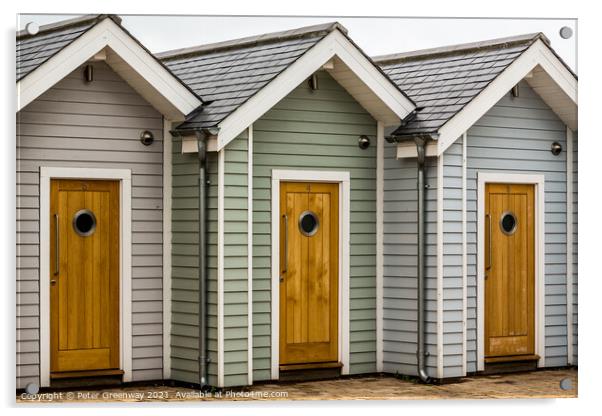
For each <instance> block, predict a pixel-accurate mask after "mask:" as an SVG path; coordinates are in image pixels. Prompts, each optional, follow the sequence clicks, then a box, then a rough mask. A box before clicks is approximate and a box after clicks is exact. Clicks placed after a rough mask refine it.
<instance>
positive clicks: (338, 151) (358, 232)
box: [253, 72, 376, 380]
mask: <svg viewBox="0 0 602 416" xmlns="http://www.w3.org/2000/svg"><path fill="white" fill-rule="evenodd" d="M318 76H319V86H320V88H319V89H318V90H317V91H311V90H310V89H309V88H308V86H307V83H305V82H304V83H302V84H301V85H300V86H298V87H297V88H296V89H295V90H294V91H292V92H291V93H290V94H289V95H288V96H287V97H286V98H284V99H283V100H282V101H280V102H279V103H278V104H276V105H275V106H274V108H272V109H271V110H270V111H269V112H268V113H266V114H265V115H264V116H263V117H261V118H260V120H258V121H257V122H256V123H254V125H253V129H254V152H253V167H254V170H253V201H254V202H253V219H254V221H253V222H254V228H253V323H254V325H253V344H254V348H253V357H254V360H253V361H254V362H253V365H254V379H255V380H267V379H269V378H270V354H271V347H270V346H271V341H270V334H271V326H270V320H271V315H270V308H271V305H270V299H271V294H270V287H271V285H270V278H271V269H270V267H271V266H270V265H271V261H270V256H271V236H270V226H271V225H270V224H271V176H272V169H310V170H334V171H347V172H350V174H351V242H350V248H351V259H350V260H351V264H350V273H351V282H350V287H351V289H350V297H351V299H350V314H349V316H350V321H351V322H350V361H351V366H350V372H351V373H364V372H371V371H375V369H376V331H375V328H376V313H375V307H376V299H375V293H376V290H375V274H376V255H375V254H376V202H375V201H376V191H375V189H376V157H375V156H376V143H375V139H376V137H375V136H376V122H375V121H374V120H373V119H372V117H371V116H370V115H369V114H368V113H367V112H366V111H365V110H364V109H363V108H362V107H361V106H360V105H359V104H358V103H357V102H356V101H355V100H354V99H353V98H352V97H351V96H350V95H349V94H348V93H347V92H346V91H345V90H344V89H343V88H342V87H341V86H340V85H339V84H338V83H337V82H336V81H334V80H333V79H332V78H331V77H330V76H329V75H328V74H327V73H325V72H319V75H318ZM362 134H366V135H369V136H370V137H371V138H372V146H370V148H368V149H367V150H360V149H359V148H358V146H357V141H358V137H359V136H360V135H362Z"/></svg>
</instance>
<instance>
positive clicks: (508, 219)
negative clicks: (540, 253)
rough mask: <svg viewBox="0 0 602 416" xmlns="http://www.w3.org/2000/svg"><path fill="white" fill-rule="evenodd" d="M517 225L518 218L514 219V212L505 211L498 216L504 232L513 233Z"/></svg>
mask: <svg viewBox="0 0 602 416" xmlns="http://www.w3.org/2000/svg"><path fill="white" fill-rule="evenodd" d="M517 225H518V220H517V219H516V215H514V212H511V211H506V212H504V213H503V214H502V217H501V218H500V228H501V229H502V232H503V233H504V234H506V235H512V234H514V233H515V232H516V227H517Z"/></svg>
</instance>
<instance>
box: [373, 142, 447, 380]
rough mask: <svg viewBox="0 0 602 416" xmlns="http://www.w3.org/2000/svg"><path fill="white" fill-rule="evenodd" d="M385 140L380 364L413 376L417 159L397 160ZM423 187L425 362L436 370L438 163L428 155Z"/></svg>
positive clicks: (415, 337) (415, 327)
mask: <svg viewBox="0 0 602 416" xmlns="http://www.w3.org/2000/svg"><path fill="white" fill-rule="evenodd" d="M395 146H396V145H394V144H389V143H385V152H384V156H385V161H384V247H383V250H384V282H383V287H384V290H383V292H384V299H383V319H384V322H383V369H384V371H385V372H388V373H399V374H406V375H416V374H417V372H416V364H417V362H416V349H417V345H416V342H417V298H418V292H417V265H418V263H417V259H418V257H417V255H418V246H417V241H418V236H417V233H418V228H417V223H418V206H417V197H418V193H417V183H416V180H417V165H416V159H415V158H411V159H399V160H398V159H397V158H396V151H395ZM425 182H426V184H427V185H428V188H427V189H426V197H425V199H426V219H425V221H426V224H425V232H426V251H425V253H426V254H425V255H426V259H425V260H426V263H425V264H426V268H425V269H426V270H425V275H426V302H425V308H426V314H425V320H426V325H425V332H426V337H425V344H426V346H425V347H426V352H427V353H428V356H427V357H426V365H427V370H428V373H429V374H430V375H431V376H434V375H435V374H436V370H437V361H436V360H437V303H436V292H437V245H436V244H437V167H436V160H435V159H433V158H429V159H427V169H426V174H425Z"/></svg>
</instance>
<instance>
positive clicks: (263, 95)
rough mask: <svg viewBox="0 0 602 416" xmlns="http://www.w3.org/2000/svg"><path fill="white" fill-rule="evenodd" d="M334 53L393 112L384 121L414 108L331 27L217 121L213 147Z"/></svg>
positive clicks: (230, 137) (220, 145) (222, 143)
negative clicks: (257, 89) (279, 72)
mask: <svg viewBox="0 0 602 416" xmlns="http://www.w3.org/2000/svg"><path fill="white" fill-rule="evenodd" d="M335 56H336V57H337V58H338V59H340V60H341V61H342V62H343V63H344V64H345V65H346V66H347V67H348V68H349V69H350V70H351V71H352V72H353V73H354V74H355V75H356V76H357V78H358V79H359V80H360V81H361V82H362V83H363V84H365V85H366V86H367V87H368V88H369V89H370V91H371V92H372V93H374V95H376V96H377V97H378V99H379V100H380V101H381V102H382V103H384V104H385V105H386V107H387V108H388V109H389V110H390V114H391V116H394V117H391V116H390V118H395V122H389V123H387V124H386V125H393V124H399V121H400V120H401V119H403V118H405V117H406V116H407V115H408V114H409V113H410V112H411V111H413V110H414V105H413V104H412V102H411V101H410V100H409V99H408V98H407V97H406V96H404V95H403V93H401V92H400V91H399V89H397V87H396V86H395V85H394V84H393V83H392V82H391V81H390V80H389V79H388V78H387V77H386V76H385V75H383V74H382V73H381V72H380V71H379V70H378V68H376V67H375V66H374V64H372V63H371V62H370V61H369V60H368V59H367V58H366V57H365V56H364V55H363V54H362V53H361V52H360V51H359V50H358V49H357V47H355V46H354V45H353V44H352V43H351V42H350V41H349V39H347V38H346V37H345V36H344V35H343V34H342V33H341V32H339V31H338V30H335V31H333V32H331V33H330V34H328V35H327V36H326V37H325V38H324V39H322V40H321V41H319V42H318V43H317V44H316V45H314V46H313V47H312V48H311V49H309V50H308V51H307V52H306V53H305V54H304V55H303V56H301V57H300V58H299V59H297V61H295V62H294V63H293V64H291V65H290V66H289V67H288V68H287V69H285V70H284V71H283V72H282V73H281V74H279V75H278V76H277V77H276V78H275V79H274V80H272V81H271V82H270V83H269V84H268V85H266V86H265V87H264V88H262V89H261V90H260V91H259V92H258V93H257V94H255V95H254V96H253V97H251V98H250V99H249V100H248V101H247V102H245V103H244V104H243V105H241V106H240V107H239V108H238V109H236V111H234V112H233V113H232V114H230V115H229V116H228V117H226V119H224V120H223V121H222V122H221V123H220V124H219V126H218V127H219V134H218V138H217V150H218V151H219V150H220V149H222V148H223V147H224V146H226V145H227V144H228V143H230V141H232V140H233V139H234V138H235V137H237V136H238V135H239V134H240V133H241V132H242V131H243V130H245V129H246V128H247V127H248V126H249V125H251V124H253V123H254V122H255V121H256V120H257V119H259V118H260V117H261V116H262V115H263V114H265V113H266V112H267V111H268V110H269V109H270V108H272V107H273V106H274V105H275V104H276V103H278V102H279V101H280V100H282V99H283V98H284V97H286V96H287V95H288V94H289V93H290V92H291V91H292V90H293V89H294V88H296V87H297V86H298V85H299V84H301V82H303V81H304V80H305V79H307V78H308V77H309V76H310V75H311V74H313V73H314V72H316V71H317V70H319V69H321V68H322V66H323V65H324V64H326V63H328V62H330V61H331V60H332V58H333V57H335ZM335 70H336V68H335ZM335 79H336V76H335ZM367 110H368V111H370V110H369V109H367ZM378 121H386V120H378Z"/></svg>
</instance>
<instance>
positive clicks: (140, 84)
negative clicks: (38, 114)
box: [17, 15, 202, 121]
mask: <svg viewBox="0 0 602 416" xmlns="http://www.w3.org/2000/svg"><path fill="white" fill-rule="evenodd" d="M96 19H98V22H97V23H96V24H95V25H94V26H92V27H91V28H90V29H88V30H86V31H85V32H84V33H82V34H81V35H80V36H79V37H78V38H76V39H75V40H74V41H73V42H71V43H70V44H69V45H67V46H65V47H64V48H63V49H61V50H60V51H59V52H57V53H56V54H55V55H53V56H51V57H49V59H48V60H46V61H45V62H44V63H42V64H41V65H40V66H38V67H37V68H36V69H35V70H33V71H32V72H30V73H29V74H27V75H26V76H25V77H23V78H22V79H20V80H19V81H18V82H17V93H18V96H17V111H20V110H21V109H22V108H24V107H25V106H26V105H28V104H29V103H31V102H32V101H33V100H35V99H36V98H37V97H39V96H40V95H41V94H42V93H44V92H45V91H46V90H48V89H49V88H50V87H52V86H53V85H55V84H56V83H57V82H59V81H60V80H61V79H63V78H64V77H65V76H67V75H68V74H69V73H71V72H72V71H73V70H75V69H76V68H77V67H78V66H79V65H81V64H82V63H84V62H86V61H88V60H89V59H91V58H92V57H93V56H95V55H96V54H98V53H99V52H101V51H103V50H105V51H106V52H107V53H106V61H107V64H109V65H110V66H111V67H112V68H113V69H114V70H115V71H116V72H117V73H118V74H119V75H120V76H121V77H122V78H124V79H125V80H126V82H128V83H129V84H130V85H131V86H132V87H133V88H134V89H135V90H136V91H137V92H138V93H139V94H140V95H142V96H143V97H144V98H145V99H146V100H147V101H149V102H150V103H151V104H152V105H153V106H154V107H155V108H157V110H158V111H160V112H161V113H162V114H163V115H164V116H166V117H167V118H169V119H170V120H173V121H179V120H184V118H185V116H186V115H187V114H189V113H191V112H192V111H194V110H195V109H197V108H198V107H199V106H200V105H201V104H202V100H201V99H200V97H198V96H197V95H196V94H195V93H194V92H193V91H192V90H191V89H190V88H189V87H188V86H187V85H185V84H184V83H183V82H182V81H181V80H180V79H179V78H177V77H176V76H175V75H173V74H172V73H171V71H169V69H167V67H165V66H164V64H163V63H162V62H160V61H159V60H158V59H156V58H155V57H154V56H153V55H152V54H151V53H150V52H149V51H148V50H147V49H146V48H145V47H144V46H142V45H141V44H140V42H139V41H138V40H136V39H135V38H134V37H133V36H132V35H131V34H130V33H129V32H127V31H126V30H125V29H124V28H123V27H122V26H121V25H120V24H119V23H118V22H119V20H116V18H114V17H111V15H100V16H98V17H96Z"/></svg>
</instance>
